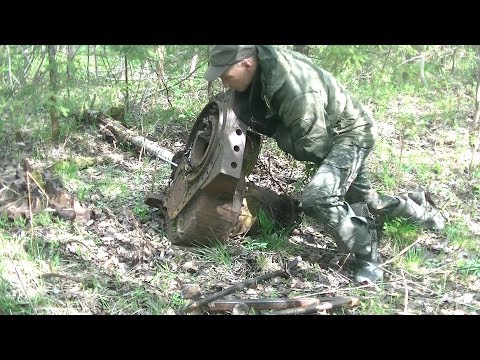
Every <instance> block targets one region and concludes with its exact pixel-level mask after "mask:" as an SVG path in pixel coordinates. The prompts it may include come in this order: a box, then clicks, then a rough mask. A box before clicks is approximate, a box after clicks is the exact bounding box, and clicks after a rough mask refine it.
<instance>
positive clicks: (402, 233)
mask: <svg viewBox="0 0 480 360" xmlns="http://www.w3.org/2000/svg"><path fill="white" fill-rule="evenodd" d="M419 233H420V228H419V227H418V226H416V225H414V224H412V223H411V222H409V221H408V220H404V219H400V218H394V219H387V220H386V221H385V223H384V225H383V234H384V236H385V237H387V238H388V239H389V240H388V242H389V244H390V245H391V246H392V248H393V250H394V251H401V250H402V249H404V248H406V247H407V246H409V245H411V244H412V243H413V242H414V241H415V240H416V238H417V237H418V235H419Z"/></svg>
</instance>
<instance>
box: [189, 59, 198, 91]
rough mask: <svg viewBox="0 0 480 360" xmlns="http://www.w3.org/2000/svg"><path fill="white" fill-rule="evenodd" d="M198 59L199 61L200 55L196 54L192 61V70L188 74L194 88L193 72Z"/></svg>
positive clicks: (191, 86)
mask: <svg viewBox="0 0 480 360" xmlns="http://www.w3.org/2000/svg"><path fill="white" fill-rule="evenodd" d="M197 61H198V55H197V54H195V56H194V57H193V58H192V62H191V63H190V72H189V73H188V76H190V88H192V89H193V76H192V74H193V72H194V71H195V68H196V67H197Z"/></svg>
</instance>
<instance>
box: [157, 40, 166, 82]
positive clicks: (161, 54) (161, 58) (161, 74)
mask: <svg viewBox="0 0 480 360" xmlns="http://www.w3.org/2000/svg"><path fill="white" fill-rule="evenodd" d="M157 55H158V60H157V79H158V81H159V83H160V84H163V82H164V81H165V69H164V66H165V46H163V45H158V47H157Z"/></svg>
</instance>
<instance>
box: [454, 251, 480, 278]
mask: <svg viewBox="0 0 480 360" xmlns="http://www.w3.org/2000/svg"><path fill="white" fill-rule="evenodd" d="M457 268H458V270H459V271H460V272H461V273H462V274H464V275H474V276H476V277H480V257H479V256H476V257H474V258H473V259H468V260H460V261H458V262H457Z"/></svg>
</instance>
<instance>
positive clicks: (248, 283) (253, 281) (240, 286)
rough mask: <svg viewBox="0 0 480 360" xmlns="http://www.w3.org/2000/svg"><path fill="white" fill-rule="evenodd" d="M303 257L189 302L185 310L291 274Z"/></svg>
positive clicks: (188, 310)
mask: <svg viewBox="0 0 480 360" xmlns="http://www.w3.org/2000/svg"><path fill="white" fill-rule="evenodd" d="M301 260H302V259H301V258H300V257H299V256H297V257H296V258H295V259H293V260H292V261H290V262H289V263H288V264H287V266H286V267H285V269H282V270H277V271H274V272H270V273H267V274H263V275H260V276H257V277H255V278H253V279H249V280H246V281H243V282H241V283H238V284H235V285H233V286H230V287H228V288H226V289H224V290H222V291H219V292H216V293H215V294H212V295H209V296H207V297H206V298H204V299H202V300H199V301H194V302H190V303H189V304H187V305H186V307H185V312H191V311H193V310H194V309H197V308H200V307H203V306H205V305H207V304H209V303H211V302H212V301H214V300H217V299H219V298H221V297H223V296H226V295H229V294H232V293H234V292H236V291H238V290H241V289H244V288H246V287H249V286H251V285H256V284H258V283H259V282H260V281H264V280H268V279H272V278H274V277H277V276H280V275H285V274H289V272H290V270H292V269H293V268H294V267H295V266H297V265H298V263H299V262H300V261H301Z"/></svg>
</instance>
